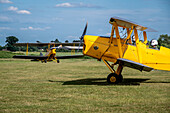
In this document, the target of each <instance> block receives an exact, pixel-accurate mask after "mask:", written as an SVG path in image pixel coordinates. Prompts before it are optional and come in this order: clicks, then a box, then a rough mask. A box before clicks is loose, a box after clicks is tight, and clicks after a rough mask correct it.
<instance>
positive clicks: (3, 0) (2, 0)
mask: <svg viewBox="0 0 170 113" xmlns="http://www.w3.org/2000/svg"><path fill="white" fill-rule="evenodd" d="M0 3H4V4H12V2H11V1H9V0H0Z"/></svg>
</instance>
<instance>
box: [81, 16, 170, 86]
mask: <svg viewBox="0 0 170 113" xmlns="http://www.w3.org/2000/svg"><path fill="white" fill-rule="evenodd" d="M109 23H110V24H111V25H112V30H111V36H110V37H104V36H92V35H85V34H86V30H87V24H88V23H87V24H86V26H85V29H84V32H83V34H82V36H81V38H80V39H81V42H84V45H83V54H84V55H87V56H90V57H93V58H96V59H98V60H103V62H104V63H105V64H106V66H107V67H108V68H109V69H110V71H111V74H109V75H108V77H107V82H108V83H111V84H115V83H119V82H122V80H123V77H122V75H121V72H122V70H123V67H124V66H127V67H130V68H134V69H138V70H140V71H147V72H149V71H151V70H153V69H155V70H167V71H170V49H168V48H165V47H162V46H161V47H160V50H157V49H152V48H149V47H148V46H147V35H146V30H147V27H143V26H141V25H137V24H134V23H132V22H129V21H126V20H123V19H120V18H117V17H114V18H111V19H110V22H109ZM119 28H123V29H126V31H127V37H125V38H123V39H122V38H121V37H120V32H119ZM138 31H141V32H143V38H144V42H142V41H140V40H139V38H138ZM132 32H134V37H135V42H134V44H132V39H131V36H132ZM114 33H115V35H116V37H113V36H114ZM108 61H109V62H112V64H110V63H109V62H108ZM116 64H118V68H117V70H114V65H116Z"/></svg>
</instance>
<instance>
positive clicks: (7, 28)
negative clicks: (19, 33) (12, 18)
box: [0, 27, 10, 30]
mask: <svg viewBox="0 0 170 113" xmlns="http://www.w3.org/2000/svg"><path fill="white" fill-rule="evenodd" d="M9 29H10V28H9V27H0V30H9Z"/></svg>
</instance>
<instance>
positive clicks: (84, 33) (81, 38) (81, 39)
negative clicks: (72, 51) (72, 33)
mask: <svg viewBox="0 0 170 113" xmlns="http://www.w3.org/2000/svg"><path fill="white" fill-rule="evenodd" d="M87 26H88V22H87V23H86V26H85V28H84V31H83V34H82V35H81V37H80V43H79V48H80V45H81V44H82V42H83V39H84V35H86V31H87ZM78 51H79V49H78Z"/></svg>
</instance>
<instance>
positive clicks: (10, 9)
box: [8, 6, 18, 11]
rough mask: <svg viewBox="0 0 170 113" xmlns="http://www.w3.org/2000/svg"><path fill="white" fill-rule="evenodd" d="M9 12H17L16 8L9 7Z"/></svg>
mask: <svg viewBox="0 0 170 113" xmlns="http://www.w3.org/2000/svg"><path fill="white" fill-rule="evenodd" d="M8 10H9V11H17V10H18V8H17V7H14V6H11V7H9V8H8Z"/></svg>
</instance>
